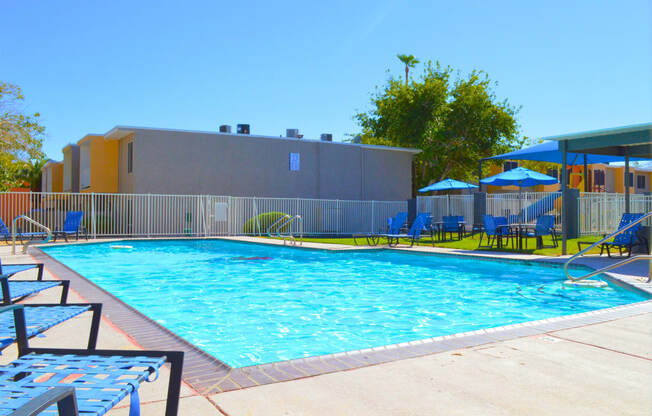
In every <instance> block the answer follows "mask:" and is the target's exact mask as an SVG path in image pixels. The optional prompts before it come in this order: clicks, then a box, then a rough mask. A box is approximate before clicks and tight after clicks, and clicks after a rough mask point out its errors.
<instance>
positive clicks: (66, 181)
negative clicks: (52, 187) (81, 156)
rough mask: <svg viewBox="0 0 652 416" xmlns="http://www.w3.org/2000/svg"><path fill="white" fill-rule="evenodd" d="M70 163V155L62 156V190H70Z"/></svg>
mask: <svg viewBox="0 0 652 416" xmlns="http://www.w3.org/2000/svg"><path fill="white" fill-rule="evenodd" d="M71 180H72V163H70V157H66V155H65V154H64V156H63V191H64V192H70V191H72V184H71V183H70V182H71Z"/></svg>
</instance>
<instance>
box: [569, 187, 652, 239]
mask: <svg viewBox="0 0 652 416" xmlns="http://www.w3.org/2000/svg"><path fill="white" fill-rule="evenodd" d="M577 203H578V210H577V212H578V221H579V229H580V234H581V235H600V234H608V233H612V232H613V231H615V230H617V229H618V225H619V224H620V218H621V216H622V214H623V213H624V212H625V195H623V194H615V193H605V192H592V193H589V192H587V193H583V194H581V196H580V197H579V199H578V201H577ZM629 204H630V205H629V212H631V213H643V214H644V213H647V212H650V211H652V196H649V195H640V194H633V195H630V202H629ZM643 225H646V226H650V225H651V224H650V221H649V220H646V221H645V222H644V223H643Z"/></svg>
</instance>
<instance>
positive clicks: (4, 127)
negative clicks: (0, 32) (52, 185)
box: [0, 81, 44, 191]
mask: <svg viewBox="0 0 652 416" xmlns="http://www.w3.org/2000/svg"><path fill="white" fill-rule="evenodd" d="M23 100H24V97H23V94H22V92H21V90H20V88H19V87H18V86H16V85H12V84H8V83H4V82H2V81H0V191H2V190H5V191H6V190H8V189H10V188H11V187H14V186H19V185H22V184H23V183H24V182H25V179H28V178H24V177H21V176H22V175H23V174H25V173H26V172H28V171H29V168H30V166H32V165H33V163H34V162H35V161H39V160H41V159H43V157H44V154H43V151H42V149H41V147H42V144H43V131H44V127H43V126H41V125H40V124H39V121H38V118H39V114H38V113H35V114H32V115H27V114H24V111H23V109H22V107H21V104H22V102H23Z"/></svg>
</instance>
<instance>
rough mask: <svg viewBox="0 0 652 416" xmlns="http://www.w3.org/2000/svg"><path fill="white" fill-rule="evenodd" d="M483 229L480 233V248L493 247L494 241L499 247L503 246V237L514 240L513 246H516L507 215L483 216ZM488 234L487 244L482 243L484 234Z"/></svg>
mask: <svg viewBox="0 0 652 416" xmlns="http://www.w3.org/2000/svg"><path fill="white" fill-rule="evenodd" d="M482 223H483V230H482V233H480V242H479V244H478V248H493V246H494V243H496V245H497V247H498V248H501V247H502V246H503V239H504V238H507V239H510V240H511V241H512V248H514V239H513V238H512V237H513V235H512V233H511V231H510V228H509V224H507V218H505V217H494V216H492V215H483V216H482ZM484 234H486V235H487V245H486V246H483V245H482V236H483V235H484Z"/></svg>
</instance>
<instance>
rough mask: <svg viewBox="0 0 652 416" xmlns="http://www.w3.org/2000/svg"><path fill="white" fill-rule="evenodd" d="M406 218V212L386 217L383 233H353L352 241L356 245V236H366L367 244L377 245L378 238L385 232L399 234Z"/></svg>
mask: <svg viewBox="0 0 652 416" xmlns="http://www.w3.org/2000/svg"><path fill="white" fill-rule="evenodd" d="M407 218H408V213H407V212H399V213H398V214H396V216H395V217H393V218H392V217H390V218H387V231H386V232H384V233H366V234H353V243H354V244H355V245H356V246H357V245H358V241H357V239H358V238H366V240H367V245H369V246H377V245H378V243H379V242H380V238H381V237H382V236H385V235H387V234H399V233H400V232H401V228H402V227H403V225H404V224H405V222H406V221H407Z"/></svg>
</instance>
